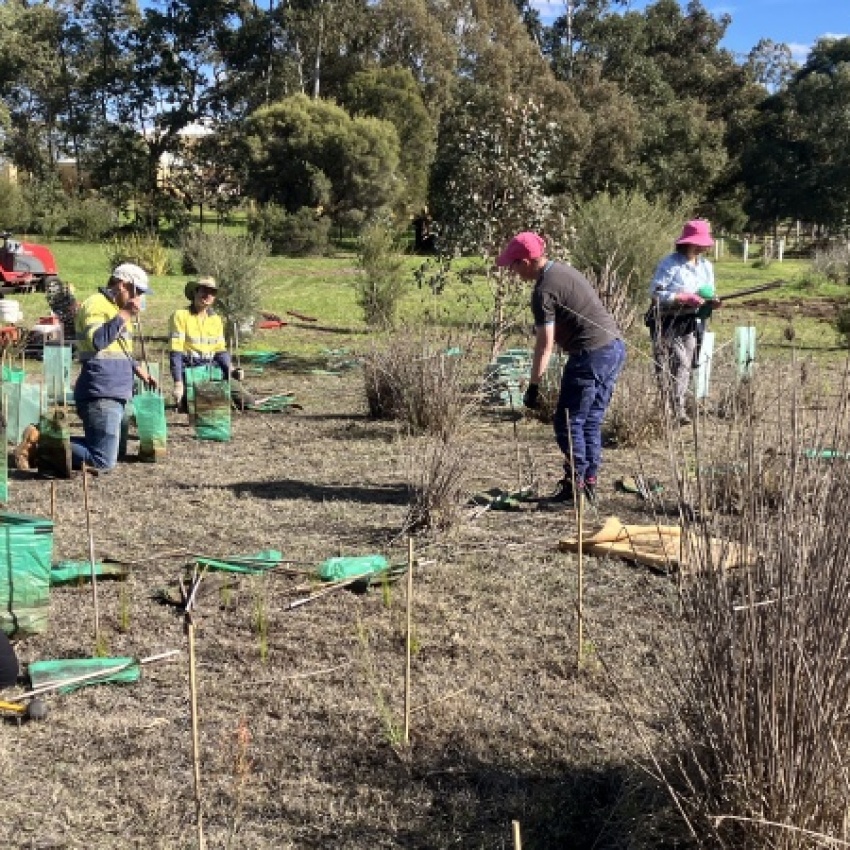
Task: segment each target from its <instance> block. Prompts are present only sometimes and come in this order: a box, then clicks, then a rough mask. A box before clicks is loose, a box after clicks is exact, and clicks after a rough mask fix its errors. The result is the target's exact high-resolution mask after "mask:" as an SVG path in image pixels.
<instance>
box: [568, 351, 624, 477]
mask: <svg viewBox="0 0 850 850" xmlns="http://www.w3.org/2000/svg"><path fill="white" fill-rule="evenodd" d="M625 362H626V346H625V344H624V343H623V341H622V340H621V339H616V340H614V341H613V342H611V343H609V344H608V345H604V346H602V348H597V349H594V350H593V351H582V352H581V353H579V354H571V355H570V356H569V359H568V360H567V365H566V366H565V367H564V374H563V377H562V378H561V394H560V395H559V396H558V406H557V408H556V409H555V416H554V418H553V425H554V427H555V439H556V440H557V441H558V447H559V448H560V449H561V451H562V452H563V453H564V458H565V461H564V469H565V470H566V471H567V475H568V476H572V477H573V478H574V479H575V480H576V481H584V480H586V479H595V478H596V476H597V475H598V474H599V467H600V464H601V463H602V420H603V418H604V417H605V411H606V410H607V409H608V405H609V404H610V403H611V396H612V395H613V394H614V386H615V385H616V383H617V378H619V376H620V372H621V371H622V369H623V365H624V364H625ZM570 443H572V463H571V462H570V454H571V452H570V448H571V446H570Z"/></svg>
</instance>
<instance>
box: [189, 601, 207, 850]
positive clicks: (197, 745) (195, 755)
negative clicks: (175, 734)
mask: <svg viewBox="0 0 850 850" xmlns="http://www.w3.org/2000/svg"><path fill="white" fill-rule="evenodd" d="M186 632H187V634H188V636H189V695H190V697H191V713H192V775H193V778H194V782H195V824H196V827H197V836H198V850H204V846H205V844H204V806H203V800H202V799H201V742H200V722H199V719H198V677H197V673H196V666H195V623H194V622H193V620H192V616H191V614H187V623H186Z"/></svg>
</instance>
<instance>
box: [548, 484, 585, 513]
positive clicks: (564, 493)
mask: <svg viewBox="0 0 850 850" xmlns="http://www.w3.org/2000/svg"><path fill="white" fill-rule="evenodd" d="M585 495H586V494H585V488H584V482H583V481H582V482H579V483H578V484H576V483H575V482H574V481H573V479H572V478H562V479H561V480H560V481H559V482H558V489H557V490H556V491H555V492H554V493H553V494H552V495H551V496H545V497H543V498H542V499H538V500H537V507H538V509H539V510H541V511H571V510H574V509H575V506H576V498H582V497H583V496H585Z"/></svg>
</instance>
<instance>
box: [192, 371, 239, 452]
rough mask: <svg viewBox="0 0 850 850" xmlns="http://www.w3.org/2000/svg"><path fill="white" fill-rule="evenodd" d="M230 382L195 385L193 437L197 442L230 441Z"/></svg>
mask: <svg viewBox="0 0 850 850" xmlns="http://www.w3.org/2000/svg"><path fill="white" fill-rule="evenodd" d="M230 408H231V405H230V382H229V381H202V382H200V383H197V384H195V436H196V437H197V438H198V439H199V440H214V441H216V442H219V443H226V442H228V441H229V440H230Z"/></svg>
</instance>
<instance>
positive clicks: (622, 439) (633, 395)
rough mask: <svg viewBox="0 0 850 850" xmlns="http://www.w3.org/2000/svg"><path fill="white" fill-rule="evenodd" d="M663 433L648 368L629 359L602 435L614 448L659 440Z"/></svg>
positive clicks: (661, 412) (661, 411)
mask: <svg viewBox="0 0 850 850" xmlns="http://www.w3.org/2000/svg"><path fill="white" fill-rule="evenodd" d="M665 431H666V418H665V414H664V406H663V405H662V404H661V401H660V397H659V392H658V385H657V383H656V381H655V376H654V374H653V373H652V367H651V366H647V364H646V362H645V361H644V360H637V361H636V362H633V361H632V360H629V361H628V362H627V363H626V366H625V367H624V369H623V372H622V374H621V375H620V378H619V380H618V381H617V386H616V388H615V390H614V395H613V396H612V398H611V405H610V406H609V408H608V413H607V415H606V417H605V421H604V422H603V424H602V434H603V436H604V437H605V439H606V441H608V442H610V443H611V444H613V445H616V446H617V447H618V448H638V447H640V446H645V445H647V444H649V443H652V442H655V441H656V440H658V439H660V438H661V437H662V436H663V434H664V433H665Z"/></svg>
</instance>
